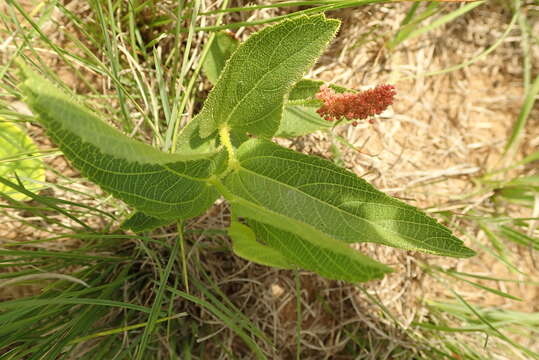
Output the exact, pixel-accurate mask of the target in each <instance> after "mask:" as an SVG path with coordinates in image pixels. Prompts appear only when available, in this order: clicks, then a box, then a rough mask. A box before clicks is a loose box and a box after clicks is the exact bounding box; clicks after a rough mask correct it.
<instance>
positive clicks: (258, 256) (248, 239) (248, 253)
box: [228, 220, 295, 269]
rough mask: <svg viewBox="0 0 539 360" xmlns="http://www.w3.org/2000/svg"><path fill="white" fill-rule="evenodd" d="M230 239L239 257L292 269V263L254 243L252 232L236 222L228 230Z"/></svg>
mask: <svg viewBox="0 0 539 360" xmlns="http://www.w3.org/2000/svg"><path fill="white" fill-rule="evenodd" d="M228 235H229V236H230V238H231V239H232V250H233V251H234V253H235V254H236V255H238V256H239V257H242V258H244V259H245V260H249V261H252V262H255V263H257V264H262V265H266V266H273V267H276V268H280V269H294V268H295V266H294V264H293V263H291V262H290V260H288V258H286V257H285V256H284V255H283V254H282V253H281V252H279V251H278V250H276V249H274V248H272V247H269V246H267V245H263V244H261V243H259V242H258V241H256V236H255V233H254V232H253V230H251V229H250V228H249V227H248V226H245V225H243V224H241V223H239V222H238V221H234V220H233V221H232V223H231V224H230V227H229V229H228Z"/></svg>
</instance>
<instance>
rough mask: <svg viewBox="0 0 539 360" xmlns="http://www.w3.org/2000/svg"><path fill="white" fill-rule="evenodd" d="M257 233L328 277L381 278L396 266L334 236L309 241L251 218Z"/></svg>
mask: <svg viewBox="0 0 539 360" xmlns="http://www.w3.org/2000/svg"><path fill="white" fill-rule="evenodd" d="M249 225H250V226H251V227H252V229H253V230H254V232H255V233H256V235H257V237H259V238H260V239H262V240H263V241H264V242H265V243H266V244H268V246H269V247H271V248H273V249H275V250H277V251H278V252H279V253H280V254H283V255H284V256H285V257H286V258H288V259H289V261H290V262H292V263H294V264H298V265H299V266H301V267H302V268H304V269H306V270H310V271H313V272H316V273H317V274H319V275H322V276H324V277H326V278H328V279H334V280H346V281H350V282H360V281H361V282H362V281H368V280H373V279H378V278H381V277H382V276H383V275H384V274H386V273H388V272H391V271H392V270H391V269H390V268H389V267H387V266H385V265H383V264H380V263H379V262H377V261H374V260H372V259H370V258H369V257H367V256H365V255H363V254H361V253H360V252H359V251H356V250H354V249H351V248H350V247H349V246H348V245H347V244H345V243H343V242H340V241H338V240H335V239H332V238H330V237H325V238H321V237H310V238H309V241H307V240H305V239H304V238H302V237H300V236H298V235H295V234H293V233H291V232H288V231H284V230H281V229H279V228H277V227H275V226H271V225H268V224H264V223H261V222H257V221H252V220H250V221H249Z"/></svg>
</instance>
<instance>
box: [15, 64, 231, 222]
mask: <svg viewBox="0 0 539 360" xmlns="http://www.w3.org/2000/svg"><path fill="white" fill-rule="evenodd" d="M24 71H25V75H26V77H27V80H26V81H25V83H24V92H25V95H26V97H27V99H26V100H27V102H28V104H29V106H30V108H31V109H32V111H33V112H34V113H35V114H36V115H38V116H39V119H40V121H41V123H42V124H43V126H44V127H45V128H46V129H47V134H48V135H49V136H50V137H51V138H52V139H53V140H54V141H55V142H56V143H57V144H58V146H59V147H60V149H61V150H62V151H63V152H64V154H65V155H66V157H67V158H68V159H70V160H71V162H72V164H73V165H74V166H75V167H76V168H77V169H79V170H80V171H81V172H82V174H83V175H85V176H86V177H88V178H89V179H90V180H92V181H93V182H95V183H96V184H98V185H100V186H101V187H102V188H103V189H104V190H106V191H107V192H110V193H111V194H113V195H114V196H116V197H118V198H119V199H121V200H123V201H125V202H126V203H128V204H129V205H131V206H133V207H135V208H136V209H138V210H140V211H142V212H143V213H145V214H147V215H149V216H152V217H157V218H161V219H178V218H189V217H193V216H196V215H199V214H201V213H202V212H204V211H205V210H206V209H207V208H208V207H209V206H210V205H211V204H212V203H213V202H214V201H215V199H216V198H217V196H218V193H217V192H216V190H215V189H213V188H212V187H211V186H209V185H208V183H207V181H206V180H207V179H208V178H209V177H210V176H211V175H212V174H213V173H214V172H215V170H216V169H217V168H218V167H219V164H220V163H222V160H223V159H222V156H221V155H219V154H217V155H215V154H213V155H212V156H211V157H209V156H210V155H208V154H202V155H181V154H167V153H164V152H162V151H159V150H157V149H155V148H153V147H151V146H149V145H146V144H144V143H141V142H139V141H135V140H133V139H130V138H129V137H127V136H125V135H124V134H122V133H121V132H119V131H118V130H116V129H114V128H113V127H111V126H110V125H107V124H106V123H104V122H103V121H101V119H99V118H98V117H97V116H95V115H94V114H93V113H91V112H90V111H89V110H88V109H86V108H84V107H82V106H80V105H78V104H76V103H75V102H74V101H73V100H71V99H70V98H69V97H67V96H66V95H64V94H63V93H62V92H60V91H59V90H58V89H57V88H55V87H54V86H53V85H52V84H51V83H50V82H48V81H47V80H45V79H44V78H42V77H41V76H38V75H37V74H35V73H33V72H31V71H30V70H27V69H25V70H24Z"/></svg>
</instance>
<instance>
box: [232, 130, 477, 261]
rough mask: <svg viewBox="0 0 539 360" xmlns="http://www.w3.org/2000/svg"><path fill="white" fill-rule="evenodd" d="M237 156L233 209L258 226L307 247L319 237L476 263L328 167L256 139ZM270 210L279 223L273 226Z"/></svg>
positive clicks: (444, 234)
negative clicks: (290, 234) (272, 228)
mask: <svg viewBox="0 0 539 360" xmlns="http://www.w3.org/2000/svg"><path fill="white" fill-rule="evenodd" d="M237 156H238V160H239V163H240V166H239V168H238V169H236V170H235V171H234V172H232V173H231V174H230V175H228V176H227V178H226V179H225V187H226V188H227V189H228V191H230V192H231V193H232V198H233V199H232V200H233V201H232V203H233V205H235V204H234V201H236V202H237V203H238V204H239V206H245V204H248V206H249V209H245V210H246V211H247V213H249V212H251V213H252V214H254V215H253V216H252V218H253V219H255V220H258V221H261V222H264V223H267V224H270V225H273V226H276V227H278V228H281V229H283V230H287V231H291V232H293V233H295V234H297V235H300V236H302V237H304V238H305V239H307V240H309V237H310V236H313V235H315V233H316V232H320V233H323V234H325V235H326V236H328V237H330V238H334V239H336V240H340V241H342V242H345V243H356V242H375V243H379V244H384V245H388V246H393V247H397V248H402V249H406V250H419V251H424V252H427V253H432V254H436V255H446V256H453V257H469V256H472V255H474V252H473V251H472V250H470V249H468V248H467V247H465V246H464V245H463V243H462V241H461V240H459V239H458V238H456V237H455V236H453V235H452V234H451V231H450V230H449V229H447V228H446V227H444V226H442V225H440V224H439V223H438V222H436V220H434V219H433V218H430V217H428V216H427V215H425V214H424V213H423V212H421V211H419V210H418V209H416V208H414V207H412V206H410V205H407V204H405V203H403V202H401V201H399V200H396V199H394V198H391V197H389V196H387V195H385V194H384V193H382V192H380V191H378V190H376V189H375V188H374V187H373V186H372V185H370V184H369V183H367V182H366V181H364V180H363V179H361V178H359V177H357V176H356V175H355V174H352V173H350V172H348V171H346V170H344V169H342V168H340V167H338V166H336V165H334V164H332V163H331V162H329V161H327V160H323V159H320V158H316V157H312V156H308V155H304V154H299V153H297V152H294V151H292V150H289V149H286V148H283V147H281V146H278V145H276V144H274V143H272V142H269V141H266V140H259V139H252V140H249V141H248V142H246V143H244V144H243V145H242V146H241V147H240V148H239V149H238V153H237ZM225 195H226V194H225ZM229 197H230V196H229ZM256 209H259V213H258V214H256V211H257V210H256ZM267 210H269V211H271V213H272V214H273V216H275V218H276V219H277V218H279V219H277V220H275V221H272V222H270V221H268V218H269V216H267ZM246 211H241V213H242V214H245V213H246ZM255 215H256V216H257V217H258V218H257V217H254V216H255ZM244 216H245V215H244ZM280 222H282V223H280Z"/></svg>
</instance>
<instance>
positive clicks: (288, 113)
mask: <svg viewBox="0 0 539 360" xmlns="http://www.w3.org/2000/svg"><path fill="white" fill-rule="evenodd" d="M322 85H324V82H323V81H317V80H311V79H302V80H300V81H298V82H297V83H296V84H295V85H294V87H293V88H292V90H291V91H290V94H289V95H288V101H287V103H286V104H285V107H284V110H283V118H282V120H281V124H280V125H279V130H277V132H276V133H275V136H276V137H285V138H291V137H296V136H303V135H307V134H310V133H312V132H315V131H318V130H325V129H330V128H332V127H333V126H334V125H335V124H334V123H332V122H329V121H326V120H324V119H323V118H322V117H320V115H318V113H317V112H316V110H317V109H318V108H319V107H320V105H321V102H320V101H319V100H316V98H315V95H316V93H317V92H318V91H320V86H322ZM330 88H331V89H333V90H335V92H337V93H343V92H355V90H352V89H346V88H343V87H340V86H335V85H330Z"/></svg>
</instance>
